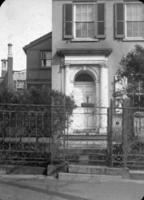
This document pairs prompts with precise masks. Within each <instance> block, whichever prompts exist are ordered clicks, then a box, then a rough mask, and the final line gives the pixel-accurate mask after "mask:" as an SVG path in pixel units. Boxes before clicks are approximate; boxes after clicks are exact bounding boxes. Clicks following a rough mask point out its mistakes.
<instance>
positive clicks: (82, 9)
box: [74, 4, 95, 38]
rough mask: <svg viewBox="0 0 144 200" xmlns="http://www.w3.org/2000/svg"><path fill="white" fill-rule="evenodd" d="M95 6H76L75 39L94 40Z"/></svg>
mask: <svg viewBox="0 0 144 200" xmlns="http://www.w3.org/2000/svg"><path fill="white" fill-rule="evenodd" d="M94 11H95V9H94V6H93V5H92V4H77V5H76V6H75V24H74V25H75V33H74V34H75V37H76V38H94V37H95V33H94V27H95V23H94V22H95V21H94Z"/></svg>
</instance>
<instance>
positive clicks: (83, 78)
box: [75, 72, 94, 82]
mask: <svg viewBox="0 0 144 200" xmlns="http://www.w3.org/2000/svg"><path fill="white" fill-rule="evenodd" d="M75 82H94V80H93V78H92V77H91V76H90V75H89V74H87V73H84V72H83V73H80V74H78V75H77V76H76V78H75Z"/></svg>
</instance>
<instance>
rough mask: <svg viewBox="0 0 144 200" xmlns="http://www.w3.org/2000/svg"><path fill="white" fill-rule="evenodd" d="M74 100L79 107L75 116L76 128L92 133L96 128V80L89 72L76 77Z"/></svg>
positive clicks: (86, 71)
mask: <svg viewBox="0 0 144 200" xmlns="http://www.w3.org/2000/svg"><path fill="white" fill-rule="evenodd" d="M74 99H75V103H76V105H77V106H78V107H77V109H76V112H75V114H74V127H76V129H82V130H83V129H84V130H87V131H88V130H89V131H91V130H92V129H95V128H96V117H95V103H96V78H95V76H94V74H92V73H91V72H90V71H88V70H85V71H83V70H81V71H79V72H77V73H76V74H75V76H74Z"/></svg>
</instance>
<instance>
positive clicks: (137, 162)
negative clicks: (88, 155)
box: [108, 100, 144, 169]
mask: <svg viewBox="0 0 144 200" xmlns="http://www.w3.org/2000/svg"><path fill="white" fill-rule="evenodd" d="M108 147H109V148H108V153H109V160H110V165H111V166H114V167H128V168H131V169H144V108H141V107H130V106H129V101H127V100H125V102H124V104H123V107H121V108H117V107H113V106H111V108H109V131H108Z"/></svg>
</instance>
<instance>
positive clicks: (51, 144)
mask: <svg viewBox="0 0 144 200" xmlns="http://www.w3.org/2000/svg"><path fill="white" fill-rule="evenodd" d="M53 104H54V102H53V97H51V109H50V110H51V114H50V116H51V119H50V121H51V134H50V138H51V139H50V155H51V158H50V161H51V164H53V161H54V152H53V148H54V147H53V145H54V138H53V137H54V136H53V106H54V105H53Z"/></svg>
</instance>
